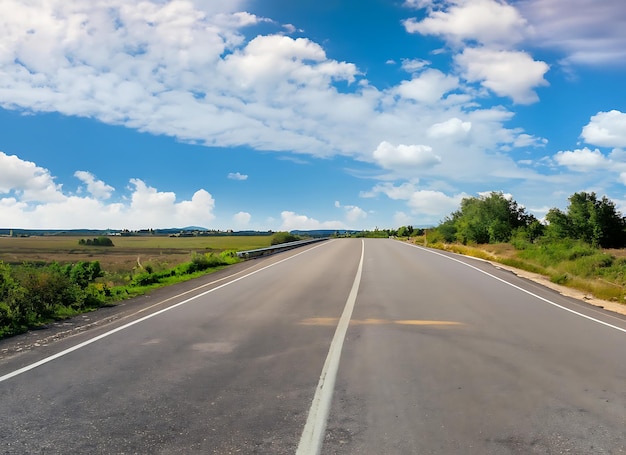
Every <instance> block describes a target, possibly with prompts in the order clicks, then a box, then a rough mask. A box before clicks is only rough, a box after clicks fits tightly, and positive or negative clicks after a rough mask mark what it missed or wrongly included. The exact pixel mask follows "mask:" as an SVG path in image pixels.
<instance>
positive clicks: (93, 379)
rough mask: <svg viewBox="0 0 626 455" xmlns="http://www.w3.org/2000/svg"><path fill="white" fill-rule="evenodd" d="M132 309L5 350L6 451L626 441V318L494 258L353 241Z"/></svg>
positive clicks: (529, 448)
mask: <svg viewBox="0 0 626 455" xmlns="http://www.w3.org/2000/svg"><path fill="white" fill-rule="evenodd" d="M120 311H121V310H120ZM124 311H125V312H126V313H125V315H124V317H120V318H119V319H118V320H115V321H112V322H110V323H108V324H103V325H100V326H95V327H94V328H92V329H89V330H85V331H84V332H82V333H79V334H77V335H74V336H71V337H67V338H64V339H60V340H59V341H55V342H50V343H45V345H41V346H34V347H32V349H25V350H23V351H22V352H20V353H13V354H11V355H7V356H4V358H2V359H0V405H1V412H0V453H1V454H61V453H63V454H67V453H81V454H82V453H84V454H135V453H136V454H230V453H233V454H234V453H241V454H294V453H298V454H303V455H304V454H317V453H321V454H481V455H482V454H561V453H567V454H622V453H626V318H625V317H623V316H620V315H616V314H612V313H608V312H605V311H604V310H602V309H599V308H595V307H590V306H588V305H586V304H584V303H582V302H578V301H576V300H573V299H570V298H566V297H563V296H561V295H560V294H558V293H556V292H554V291H552V290H549V289H546V288H544V287H541V286H539V285H537V284H534V283H532V282H529V281H526V280H524V279H522V278H519V277H517V276H516V275H514V274H512V273H510V272H507V271H504V270H501V269H498V268H496V267H493V266H492V265H490V264H488V263H485V262H482V261H477V260H474V259H470V258H464V257H462V256H457V255H452V254H447V253H442V252H439V251H435V250H428V249H424V248H420V247H416V246H413V245H409V244H406V243H403V242H398V241H395V240H389V239H365V240H361V239H336V240H329V241H326V242H321V243H319V244H315V245H312V246H307V247H303V248H300V249H297V250H293V251H290V252H286V253H281V254H278V255H275V256H272V257H269V258H264V259H258V260H254V261H249V262H247V263H245V264H239V265H238V266H236V267H234V268H230V269H227V270H226V271H222V272H219V273H218V274H216V275H211V276H206V277H203V278H201V279H198V280H195V281H193V282H189V283H185V284H184V285H181V286H174V287H172V288H168V290H166V291H160V292H157V293H155V294H154V295H153V296H152V297H149V298H146V299H145V301H143V303H141V305H140V306H137V307H136V310H132V308H131V306H126V307H125V309H124ZM15 341H16V340H15V339H13V340H4V341H2V342H0V352H1V351H2V348H3V346H6V345H8V344H9V343H15Z"/></svg>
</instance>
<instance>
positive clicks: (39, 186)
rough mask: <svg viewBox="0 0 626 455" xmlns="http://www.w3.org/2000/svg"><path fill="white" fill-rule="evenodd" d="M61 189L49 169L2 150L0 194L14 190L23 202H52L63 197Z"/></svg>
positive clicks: (0, 153)
mask: <svg viewBox="0 0 626 455" xmlns="http://www.w3.org/2000/svg"><path fill="white" fill-rule="evenodd" d="M61 189H62V186H61V185H57V184H56V183H54V177H52V176H51V175H50V172H49V171H48V170H47V169H44V168H41V167H39V166H37V165H36V164H35V163H32V162H30V161H24V160H21V159H20V158H18V157H17V156H15V155H7V154H5V153H3V152H0V194H2V193H4V194H9V193H12V192H14V193H15V194H17V195H18V197H19V199H20V200H21V201H23V202H30V201H42V202H52V201H59V200H62V199H63V195H62V193H61Z"/></svg>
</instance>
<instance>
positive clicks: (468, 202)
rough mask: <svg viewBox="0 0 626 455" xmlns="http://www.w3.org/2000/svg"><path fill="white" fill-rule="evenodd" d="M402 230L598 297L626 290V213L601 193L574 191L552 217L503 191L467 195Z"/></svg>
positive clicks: (614, 297)
mask: <svg viewBox="0 0 626 455" xmlns="http://www.w3.org/2000/svg"><path fill="white" fill-rule="evenodd" d="M402 229H403V228H400V229H398V230H397V232H396V234H397V235H399V233H400V231H401V230H402ZM404 229H405V231H403V233H405V234H406V229H407V228H406V227H405V228H404ZM399 236H400V235H399ZM401 237H406V238H410V240H411V241H412V242H414V243H417V244H422V245H427V246H430V247H434V248H440V249H445V250H448V251H453V252H457V253H461V254H466V255H470V256H476V257H480V258H483V259H487V260H491V261H495V262H500V263H502V264H505V265H509V266H512V267H516V268H520V269H523V270H527V271H529V272H533V273H538V274H541V275H544V276H546V277H548V278H549V279H550V280H551V281H552V282H554V283H558V284H563V285H567V286H569V287H572V288H575V289H578V290H581V291H584V292H587V293H589V294H592V295H593V296H595V297H596V298H599V299H603V300H611V301H616V302H620V303H624V301H625V298H626V250H624V247H626V220H625V219H624V217H623V216H622V214H621V213H620V212H619V211H617V209H616V207H615V204H614V203H613V202H612V201H610V200H609V199H607V198H606V197H602V198H598V197H597V196H596V195H595V193H586V192H581V193H575V194H573V195H572V196H570V197H569V205H568V207H567V210H566V211H565V212H563V211H561V210H559V209H555V208H553V209H551V210H550V211H549V212H548V214H547V215H546V220H545V223H542V222H540V221H539V220H537V219H536V218H535V217H534V216H533V215H531V214H528V213H526V210H525V209H524V207H522V206H520V205H518V204H517V202H515V201H514V200H512V199H510V198H508V197H505V196H504V195H503V194H502V193H495V192H494V193H491V194H489V195H485V196H482V197H478V198H466V199H464V200H463V201H462V203H461V206H460V208H459V210H458V211H456V212H454V213H452V214H451V215H450V216H448V217H447V218H446V219H445V220H443V222H442V223H441V224H440V225H439V226H437V227H435V228H432V229H427V230H425V231H424V232H417V231H412V232H410V233H408V234H407V235H406V236H401Z"/></svg>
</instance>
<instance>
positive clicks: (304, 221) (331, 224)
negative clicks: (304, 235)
mask: <svg viewBox="0 0 626 455" xmlns="http://www.w3.org/2000/svg"><path fill="white" fill-rule="evenodd" d="M280 217H281V220H282V224H281V226H280V228H279V230H281V231H293V230H313V229H346V225H345V224H344V223H342V222H341V221H318V220H316V219H315V218H309V217H308V216H306V215H299V214H297V213H295V212H290V211H287V210H286V211H283V212H281V214H280Z"/></svg>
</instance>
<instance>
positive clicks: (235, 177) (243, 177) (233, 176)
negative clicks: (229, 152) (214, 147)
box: [228, 172, 248, 181]
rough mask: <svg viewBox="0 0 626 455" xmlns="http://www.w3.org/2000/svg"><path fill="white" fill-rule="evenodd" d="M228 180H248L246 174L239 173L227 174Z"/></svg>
mask: <svg viewBox="0 0 626 455" xmlns="http://www.w3.org/2000/svg"><path fill="white" fill-rule="evenodd" d="M228 178H229V179H231V180H240V181H242V180H248V176H247V175H246V174H240V173H239V172H230V173H229V174H228Z"/></svg>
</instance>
